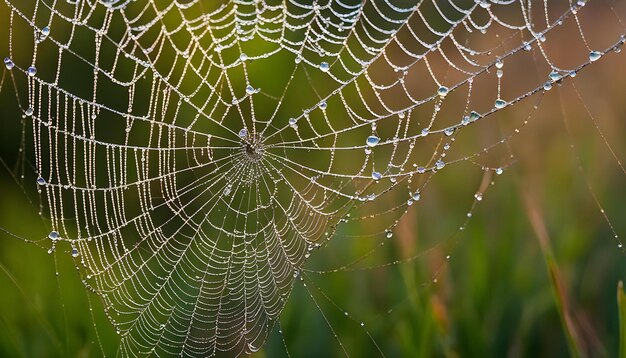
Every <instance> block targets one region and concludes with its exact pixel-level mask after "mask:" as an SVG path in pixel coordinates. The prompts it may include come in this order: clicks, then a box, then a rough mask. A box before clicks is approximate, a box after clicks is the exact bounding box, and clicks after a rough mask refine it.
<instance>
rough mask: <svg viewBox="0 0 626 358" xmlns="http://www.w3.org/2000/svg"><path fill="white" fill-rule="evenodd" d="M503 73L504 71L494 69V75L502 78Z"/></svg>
mask: <svg viewBox="0 0 626 358" xmlns="http://www.w3.org/2000/svg"><path fill="white" fill-rule="evenodd" d="M503 75H504V72H502V70H497V71H496V76H497V77H498V78H502V76H503Z"/></svg>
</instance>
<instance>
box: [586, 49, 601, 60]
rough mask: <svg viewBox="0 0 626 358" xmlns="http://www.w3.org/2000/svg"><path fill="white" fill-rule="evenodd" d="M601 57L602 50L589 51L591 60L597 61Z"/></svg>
mask: <svg viewBox="0 0 626 358" xmlns="http://www.w3.org/2000/svg"><path fill="white" fill-rule="evenodd" d="M600 57H602V52H600V51H591V52H589V61H591V62H593V61H597V60H598V59H599V58H600Z"/></svg>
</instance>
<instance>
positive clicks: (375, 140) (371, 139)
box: [365, 135, 380, 147]
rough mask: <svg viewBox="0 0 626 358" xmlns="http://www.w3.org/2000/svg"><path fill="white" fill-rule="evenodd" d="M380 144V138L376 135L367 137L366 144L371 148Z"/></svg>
mask: <svg viewBox="0 0 626 358" xmlns="http://www.w3.org/2000/svg"><path fill="white" fill-rule="evenodd" d="M379 142H380V138H378V137H377V136H375V135H371V136H369V137H367V140H366V141H365V143H366V144H367V145H368V146H370V147H375V146H376V145H378V143H379Z"/></svg>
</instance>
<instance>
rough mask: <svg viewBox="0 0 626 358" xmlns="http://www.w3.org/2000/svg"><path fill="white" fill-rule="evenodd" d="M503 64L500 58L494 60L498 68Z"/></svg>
mask: <svg viewBox="0 0 626 358" xmlns="http://www.w3.org/2000/svg"><path fill="white" fill-rule="evenodd" d="M503 66H504V62H502V60H500V59H498V60H497V61H496V68H498V69H500V68H502V67H503Z"/></svg>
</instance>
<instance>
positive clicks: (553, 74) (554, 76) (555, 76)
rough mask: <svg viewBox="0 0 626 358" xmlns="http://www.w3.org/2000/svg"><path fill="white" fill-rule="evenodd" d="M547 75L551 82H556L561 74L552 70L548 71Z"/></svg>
mask: <svg viewBox="0 0 626 358" xmlns="http://www.w3.org/2000/svg"><path fill="white" fill-rule="evenodd" d="M549 77H550V79H551V80H552V81H553V82H556V81H558V80H560V79H561V77H562V76H561V74H560V73H558V72H556V71H552V72H550V75H549Z"/></svg>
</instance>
